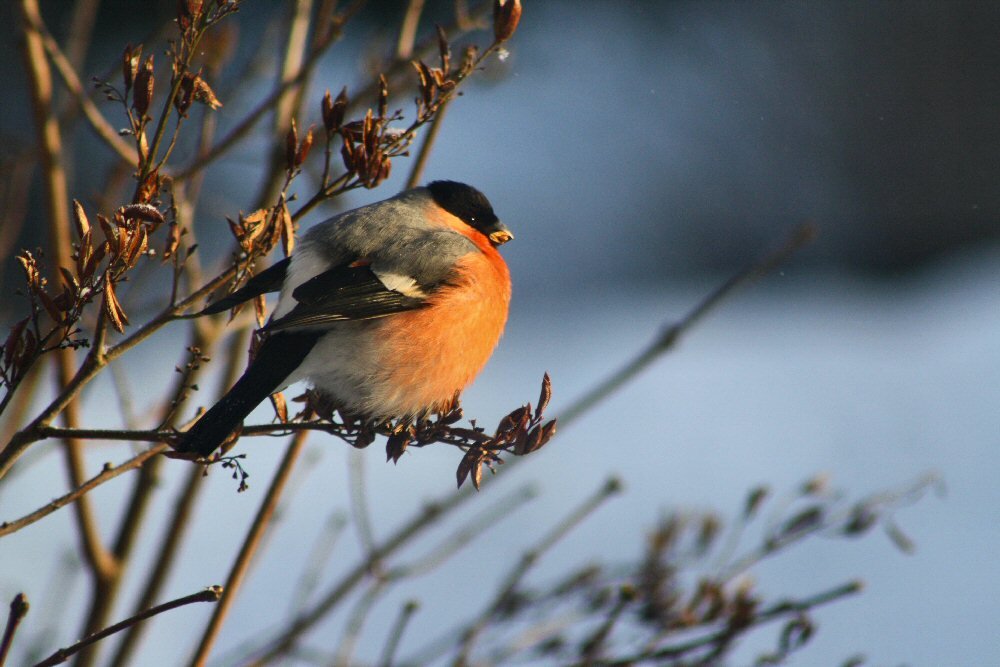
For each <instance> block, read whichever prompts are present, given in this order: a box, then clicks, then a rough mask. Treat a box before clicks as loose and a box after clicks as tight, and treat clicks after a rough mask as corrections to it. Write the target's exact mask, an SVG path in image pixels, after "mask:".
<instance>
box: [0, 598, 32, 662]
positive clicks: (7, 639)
mask: <svg viewBox="0 0 1000 667" xmlns="http://www.w3.org/2000/svg"><path fill="white" fill-rule="evenodd" d="M27 615H28V598H27V597H25V595H24V593H18V594H17V595H15V596H14V599H13V600H11V602H10V614H8V615H7V625H6V627H4V631H3V639H2V640H0V667H3V666H4V664H5V663H6V662H7V656H8V654H10V647H11V645H12V644H13V643H14V633H15V632H17V626H19V625H20V624H21V620H22V619H23V618H24V617H25V616H27Z"/></svg>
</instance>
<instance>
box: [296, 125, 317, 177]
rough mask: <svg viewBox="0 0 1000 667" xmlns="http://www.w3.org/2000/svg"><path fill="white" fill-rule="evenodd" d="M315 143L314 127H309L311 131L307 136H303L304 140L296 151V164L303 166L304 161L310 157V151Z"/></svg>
mask: <svg viewBox="0 0 1000 667" xmlns="http://www.w3.org/2000/svg"><path fill="white" fill-rule="evenodd" d="M312 145H313V127H312V126H310V127H309V131H308V132H306V136H304V137H303V138H302V142H301V143H300V144H299V147H298V150H297V151H296V152H295V166H296V167H301V166H302V163H303V162H305V161H306V158H307V157H309V151H310V150H311V149H312Z"/></svg>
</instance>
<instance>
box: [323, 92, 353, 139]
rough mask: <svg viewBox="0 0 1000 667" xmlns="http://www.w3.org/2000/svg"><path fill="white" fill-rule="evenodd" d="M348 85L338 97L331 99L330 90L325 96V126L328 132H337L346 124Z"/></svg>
mask: <svg viewBox="0 0 1000 667" xmlns="http://www.w3.org/2000/svg"><path fill="white" fill-rule="evenodd" d="M348 102H349V99H348V97H347V86H344V87H343V88H341V90H340V94H339V95H337V99H335V100H333V101H330V92H329V91H327V93H326V97H324V98H323V126H324V127H325V128H326V131H327V132H328V133H333V132H336V131H337V130H339V129H340V126H341V125H343V124H344V114H345V113H347V104H348Z"/></svg>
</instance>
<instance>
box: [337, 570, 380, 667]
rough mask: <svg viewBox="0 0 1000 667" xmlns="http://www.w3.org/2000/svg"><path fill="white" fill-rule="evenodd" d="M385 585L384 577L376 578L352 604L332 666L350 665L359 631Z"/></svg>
mask: <svg viewBox="0 0 1000 667" xmlns="http://www.w3.org/2000/svg"><path fill="white" fill-rule="evenodd" d="M386 585H387V581H386V580H385V579H381V578H377V579H376V580H375V583H373V584H372V585H371V586H370V587H369V588H368V590H367V591H365V592H364V594H362V596H361V597H360V598H359V599H358V601H357V603H356V604H355V605H354V609H353V610H352V611H351V613H350V615H349V616H348V617H347V622H346V623H345V624H344V635H343V637H341V639H340V645H339V646H338V647H337V651H336V655H335V656H334V659H333V662H332V664H333V665H334V667H350V665H351V660H352V658H353V657H354V649H355V647H356V646H357V645H358V637H360V636H361V631H362V630H363V629H364V626H365V621H366V620H367V619H368V614H370V613H371V610H372V607H374V606H375V602H376V601H377V600H378V598H379V596H380V595H381V594H382V593H383V592H384V591H385V587H386Z"/></svg>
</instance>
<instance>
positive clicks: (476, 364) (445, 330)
mask: <svg viewBox="0 0 1000 667" xmlns="http://www.w3.org/2000/svg"><path fill="white" fill-rule="evenodd" d="M484 241H485V240H484ZM477 245H480V250H481V252H473V253H470V254H469V255H466V256H465V257H463V258H462V259H460V260H459V262H458V264H457V269H458V271H457V280H456V281H454V284H452V285H448V286H445V287H443V288H441V289H440V290H439V291H438V292H436V293H435V294H434V295H433V296H432V297H431V299H430V300H429V305H428V306H427V307H425V308H422V309H419V310H415V311H410V312H407V313H401V314H399V315H395V316H392V317H390V318H386V321H385V324H384V326H383V327H380V329H381V331H379V334H380V336H381V337H382V338H381V340H382V342H381V344H380V345H379V347H380V350H379V352H380V354H379V356H380V357H381V358H382V359H384V360H385V362H386V363H383V364H381V370H382V373H384V374H385V375H383V377H380V378H379V381H377V382H376V383H375V384H376V385H377V386H378V387H379V390H377V391H376V393H377V394H381V395H380V396H378V397H375V396H373V398H375V399H376V402H378V403H382V404H383V405H394V406H397V410H396V414H398V415H399V414H410V415H415V414H419V413H421V412H424V411H426V410H429V409H430V410H437V409H442V408H444V407H446V406H447V405H448V404H449V403H450V401H451V399H452V398H453V397H454V395H455V393H456V392H458V391H461V390H462V389H464V388H465V386H466V385H468V384H469V383H470V382H471V381H472V379H473V378H474V377H475V376H476V375H477V374H478V373H479V371H480V370H482V368H483V366H484V365H485V364H486V361H487V360H488V359H489V357H490V355H491V354H492V353H493V349H494V348H495V347H496V344H497V342H498V341H499V339H500V335H501V334H502V333H503V328H504V324H505V323H506V322H507V310H508V305H509V303H510V275H509V273H508V270H507V265H506V264H505V263H504V261H503V259H502V258H501V257H500V255H499V253H498V252H497V251H496V249H495V248H493V247H492V246H490V245H489V243H488V242H484V243H482V244H480V243H477ZM483 246H485V247H483Z"/></svg>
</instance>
